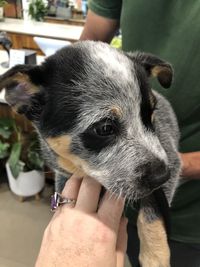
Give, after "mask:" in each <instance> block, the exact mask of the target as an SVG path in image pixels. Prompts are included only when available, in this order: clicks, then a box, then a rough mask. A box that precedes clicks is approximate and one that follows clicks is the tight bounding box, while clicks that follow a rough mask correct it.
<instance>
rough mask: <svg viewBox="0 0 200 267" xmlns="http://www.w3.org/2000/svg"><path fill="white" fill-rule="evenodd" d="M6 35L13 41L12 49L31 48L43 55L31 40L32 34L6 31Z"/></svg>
mask: <svg viewBox="0 0 200 267" xmlns="http://www.w3.org/2000/svg"><path fill="white" fill-rule="evenodd" d="M8 36H9V37H10V38H11V41H12V43H13V47H12V48H13V49H22V48H23V49H33V50H35V51H36V52H37V54H38V55H44V54H43V53H42V51H41V50H40V48H39V47H38V46H37V44H36V43H35V42H34V40H33V36H31V35H24V34H17V33H8Z"/></svg>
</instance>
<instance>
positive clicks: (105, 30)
mask: <svg viewBox="0 0 200 267" xmlns="http://www.w3.org/2000/svg"><path fill="white" fill-rule="evenodd" d="M118 28H119V21H118V20H114V19H107V18H104V17H101V16H98V15H97V14H95V13H94V12H92V11H91V10H89V11H88V15H87V19H86V23H85V26H84V29H83V32H82V34H81V37H80V40H94V41H102V42H106V43H110V41H111V40H112V38H113V37H114V35H115V33H116V31H117V29H118Z"/></svg>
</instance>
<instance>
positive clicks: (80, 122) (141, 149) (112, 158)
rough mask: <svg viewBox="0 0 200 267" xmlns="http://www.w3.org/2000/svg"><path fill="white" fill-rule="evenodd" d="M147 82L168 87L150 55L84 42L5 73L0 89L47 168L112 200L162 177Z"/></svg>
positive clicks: (143, 190)
mask: <svg viewBox="0 0 200 267" xmlns="http://www.w3.org/2000/svg"><path fill="white" fill-rule="evenodd" d="M151 75H153V76H156V77H157V78H158V81H159V82H160V84H161V85H162V86H163V87H166V88H167V87H169V86H170V84H171V80H172V69H171V66H170V65H169V64H167V63H165V62H163V61H162V60H160V59H158V58H156V57H155V56H153V55H150V54H144V53H133V54H126V53H123V52H120V51H117V50H115V49H113V48H111V47H109V46H108V45H106V44H103V43H100V42H91V41H87V42H80V43H76V44H75V45H72V46H69V47H66V48H64V49H62V50H60V51H58V52H57V53H56V54H55V55H53V56H51V57H49V58H47V59H46V61H45V62H44V63H43V64H42V65H41V66H26V65H18V66H16V67H14V68H12V69H11V70H9V71H8V72H7V73H6V74H4V75H3V76H1V78H0V88H4V87H5V88H6V100H7V102H8V103H9V104H10V105H11V106H12V107H13V109H14V110H15V111H17V112H18V113H22V114H24V115H25V116H27V118H28V119H30V120H31V121H32V122H33V124H34V125H35V127H36V129H37V130H38V133H39V135H40V137H41V141H42V142H41V143H42V147H43V150H44V153H45V157H46V158H47V160H49V163H50V166H52V167H54V168H55V169H57V170H58V171H60V172H62V173H65V171H67V172H70V173H73V172H77V171H78V172H80V173H84V174H87V175H89V176H91V177H94V178H95V179H96V180H98V181H99V182H100V183H101V184H102V185H103V186H105V188H107V189H108V190H110V191H112V192H113V193H116V194H122V195H124V196H126V197H127V198H129V199H138V198H142V197H144V196H146V195H148V194H149V193H150V192H151V191H152V190H153V189H155V188H157V187H158V186H160V185H161V184H162V183H164V182H165V181H166V180H167V179H168V178H169V171H168V160H167V155H166V153H165V151H164V149H163V148H162V146H161V144H160V141H159V138H158V136H157V135H156V130H155V125H154V110H155V108H156V97H155V96H154V94H153V93H152V91H151V89H150V86H149V77H150V76H151Z"/></svg>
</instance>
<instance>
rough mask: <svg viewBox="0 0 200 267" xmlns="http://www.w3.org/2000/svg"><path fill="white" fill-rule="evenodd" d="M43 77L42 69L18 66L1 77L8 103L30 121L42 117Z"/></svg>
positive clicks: (0, 88) (0, 87)
mask: <svg viewBox="0 0 200 267" xmlns="http://www.w3.org/2000/svg"><path fill="white" fill-rule="evenodd" d="M42 77H43V76H42V69H41V67H40V66H31V65H17V66H15V67H13V68H12V69H10V70H8V71H7V72H6V73H5V74H3V75H2V76H0V91H1V90H2V89H3V88H5V99H6V101H7V103H8V104H9V105H10V106H11V107H12V108H13V109H14V110H15V111H16V112H18V113H20V114H24V115H25V116H26V117H27V118H28V119H30V120H34V119H36V118H37V116H38V115H40V113H41V110H42V106H43V105H44V104H45V101H44V100H45V97H44V91H43V87H42V83H43V78H42Z"/></svg>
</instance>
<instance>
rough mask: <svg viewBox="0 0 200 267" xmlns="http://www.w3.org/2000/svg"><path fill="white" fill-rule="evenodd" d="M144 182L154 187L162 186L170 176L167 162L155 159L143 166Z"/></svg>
mask: <svg viewBox="0 0 200 267" xmlns="http://www.w3.org/2000/svg"><path fill="white" fill-rule="evenodd" d="M140 168H142V173H143V175H142V183H144V185H148V186H149V187H150V188H152V189H154V188H156V187H159V186H161V185H162V184H164V183H165V182H166V181H167V180H168V179H169V178H170V171H169V168H167V166H166V164H165V163H164V162H163V161H160V160H154V161H153V162H149V163H147V164H144V165H143V166H141V167H140Z"/></svg>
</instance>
